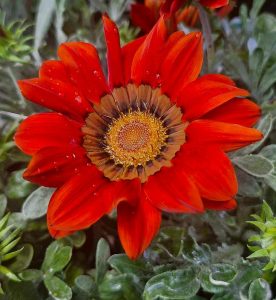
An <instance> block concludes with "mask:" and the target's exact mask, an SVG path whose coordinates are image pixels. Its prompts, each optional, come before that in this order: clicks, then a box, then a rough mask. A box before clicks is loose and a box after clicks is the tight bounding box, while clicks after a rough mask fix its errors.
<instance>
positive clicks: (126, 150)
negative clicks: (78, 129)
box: [105, 111, 167, 167]
mask: <svg viewBox="0 0 276 300" xmlns="http://www.w3.org/2000/svg"><path fill="white" fill-rule="evenodd" d="M166 138H167V134H166V129H165V127H164V126H163V125H162V122H161V121H160V120H159V119H158V118H156V117H154V116H153V115H151V114H149V113H145V112H141V111H135V112H130V113H128V114H123V115H122V116H121V117H120V118H119V119H117V120H116V121H115V122H114V123H113V124H112V125H111V126H110V128H109V130H108V131H107V133H106V136H105V139H106V144H107V147H106V150H107V152H108V153H109V154H110V156H111V157H112V158H113V159H114V161H115V163H118V164H122V165H124V166H125V167H129V166H135V167H137V166H138V165H144V164H145V163H146V162H147V161H150V160H153V159H154V158H155V157H156V156H157V155H158V154H160V153H161V148H162V146H164V145H165V144H166V142H165V141H166Z"/></svg>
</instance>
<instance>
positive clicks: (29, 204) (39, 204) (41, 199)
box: [22, 187, 55, 219]
mask: <svg viewBox="0 0 276 300" xmlns="http://www.w3.org/2000/svg"><path fill="white" fill-rule="evenodd" d="M54 191H55V189H52V188H46V187H40V188H38V189H37V190H35V191H33V192H32V193H31V194H30V195H29V196H28V198H27V199H26V200H25V202H24V204H23V206H22V213H23V215H24V217H25V218H26V219H38V218H40V217H42V216H44V215H45V214H46V212H47V207H48V204H49V201H50V199H51V197H52V195H53V193H54Z"/></svg>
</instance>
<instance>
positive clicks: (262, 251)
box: [247, 249, 269, 258]
mask: <svg viewBox="0 0 276 300" xmlns="http://www.w3.org/2000/svg"><path fill="white" fill-rule="evenodd" d="M268 255H269V254H268V252H267V250H266V249H260V250H257V251H255V252H253V253H252V254H250V255H249V256H248V257H247V258H259V257H266V256H268Z"/></svg>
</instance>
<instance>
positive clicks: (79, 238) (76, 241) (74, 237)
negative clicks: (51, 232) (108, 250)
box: [65, 231, 86, 248]
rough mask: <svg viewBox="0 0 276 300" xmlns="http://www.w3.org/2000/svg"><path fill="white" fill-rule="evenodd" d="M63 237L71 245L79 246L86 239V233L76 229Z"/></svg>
mask: <svg viewBox="0 0 276 300" xmlns="http://www.w3.org/2000/svg"><path fill="white" fill-rule="evenodd" d="M65 239H66V240H68V241H69V243H70V245H72V246H73V247H75V248H80V247H82V246H83V244H84V243H85V241H86V235H85V232H84V231H77V232H74V233H73V234H71V235H69V236H67V237H66V238H65Z"/></svg>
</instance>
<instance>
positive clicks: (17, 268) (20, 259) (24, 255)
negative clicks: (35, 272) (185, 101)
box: [10, 244, 34, 273]
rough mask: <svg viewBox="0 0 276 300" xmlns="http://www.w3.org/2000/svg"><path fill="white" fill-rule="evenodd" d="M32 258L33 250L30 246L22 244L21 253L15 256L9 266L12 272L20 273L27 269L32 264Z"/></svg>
mask: <svg viewBox="0 0 276 300" xmlns="http://www.w3.org/2000/svg"><path fill="white" fill-rule="evenodd" d="M33 256H34V248H33V246H32V245H31V244H24V247H23V249H22V251H21V252H20V253H19V254H18V255H17V256H16V258H15V259H14V261H13V263H12V264H11V265H10V268H11V270H13V271H14V272H16V273H18V272H22V271H23V270H24V269H27V268H28V267H29V265H30V264H31V262H32V259H33Z"/></svg>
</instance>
